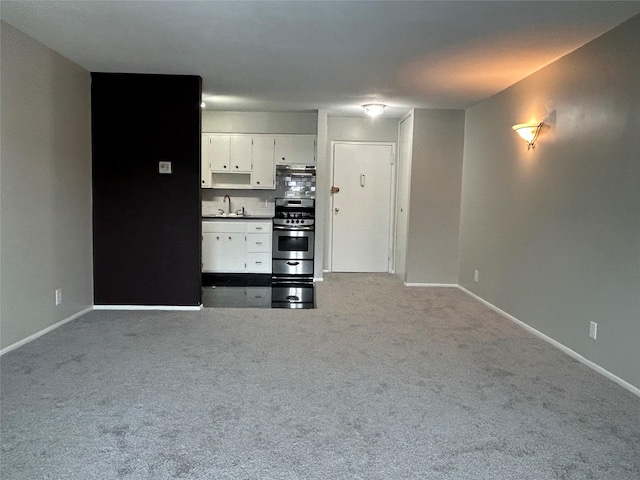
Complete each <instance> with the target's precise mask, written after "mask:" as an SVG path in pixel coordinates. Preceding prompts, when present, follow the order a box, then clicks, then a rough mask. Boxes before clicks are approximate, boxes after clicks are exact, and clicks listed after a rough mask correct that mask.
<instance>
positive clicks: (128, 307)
mask: <svg viewBox="0 0 640 480" xmlns="http://www.w3.org/2000/svg"><path fill="white" fill-rule="evenodd" d="M202 308H203V306H202V304H200V305H194V306H190V305H94V306H93V309H94V310H170V311H176V310H180V311H198V310H202Z"/></svg>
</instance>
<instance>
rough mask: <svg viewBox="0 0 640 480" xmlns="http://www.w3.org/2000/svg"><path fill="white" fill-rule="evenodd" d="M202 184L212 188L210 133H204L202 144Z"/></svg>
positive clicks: (204, 186) (203, 186)
mask: <svg viewBox="0 0 640 480" xmlns="http://www.w3.org/2000/svg"><path fill="white" fill-rule="evenodd" d="M200 155H201V165H200V173H201V184H200V186H201V187H202V188H211V162H210V161H209V135H207V134H204V133H203V134H202V146H201V152H200Z"/></svg>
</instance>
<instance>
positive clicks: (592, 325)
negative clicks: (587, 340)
mask: <svg viewBox="0 0 640 480" xmlns="http://www.w3.org/2000/svg"><path fill="white" fill-rule="evenodd" d="M589 336H590V337H591V338H593V339H594V340H595V339H596V337H597V336H598V324H597V323H596V322H589Z"/></svg>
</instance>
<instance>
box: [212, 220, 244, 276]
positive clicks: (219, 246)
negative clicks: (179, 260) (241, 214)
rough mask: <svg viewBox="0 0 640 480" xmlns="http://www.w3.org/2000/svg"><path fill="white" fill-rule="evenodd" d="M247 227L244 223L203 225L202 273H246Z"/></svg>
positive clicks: (222, 222) (213, 222)
mask: <svg viewBox="0 0 640 480" xmlns="http://www.w3.org/2000/svg"><path fill="white" fill-rule="evenodd" d="M245 252H246V226H245V225H244V222H238V223H236V222H224V221H220V222H216V221H205V222H203V223H202V271H203V272H220V273H223V272H224V273H234V272H244V270H245Z"/></svg>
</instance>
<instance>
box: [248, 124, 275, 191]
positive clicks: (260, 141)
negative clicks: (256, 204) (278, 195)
mask: <svg viewBox="0 0 640 480" xmlns="http://www.w3.org/2000/svg"><path fill="white" fill-rule="evenodd" d="M274 153H275V141H274V138H273V137H272V136H266V135H264V136H263V135H257V136H254V137H253V145H252V150H251V187H252V188H255V189H262V188H264V189H270V188H271V189H273V188H276V166H275V161H274V160H275V157H274Z"/></svg>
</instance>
